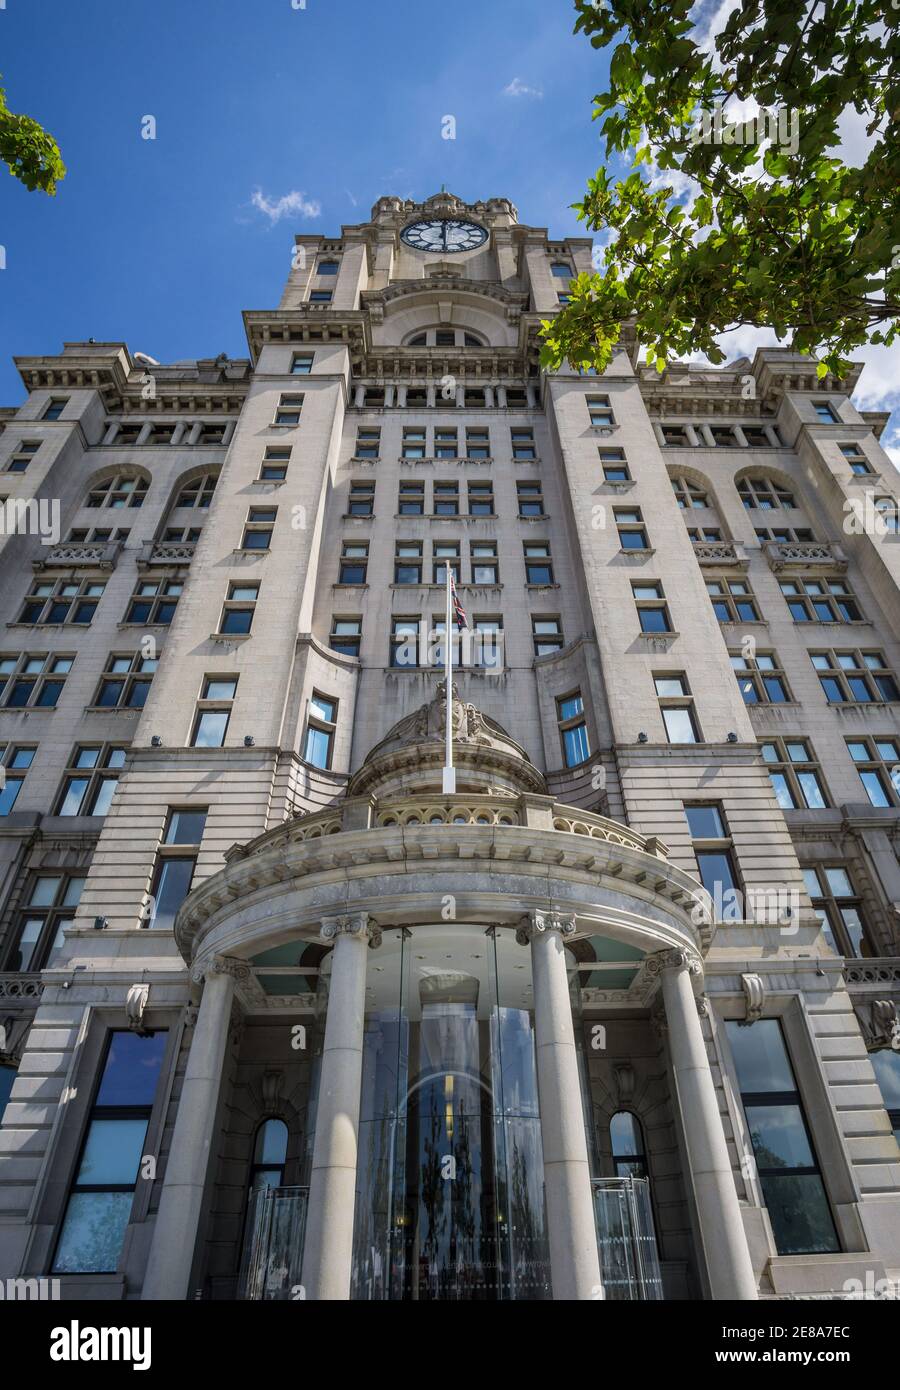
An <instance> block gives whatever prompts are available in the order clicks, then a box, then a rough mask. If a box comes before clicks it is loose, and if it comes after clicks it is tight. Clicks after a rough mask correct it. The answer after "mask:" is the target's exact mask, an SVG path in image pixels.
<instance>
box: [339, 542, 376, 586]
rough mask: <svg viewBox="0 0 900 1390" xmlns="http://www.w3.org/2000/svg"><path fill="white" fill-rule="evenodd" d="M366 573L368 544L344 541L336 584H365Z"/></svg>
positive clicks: (367, 567) (367, 570)
mask: <svg viewBox="0 0 900 1390" xmlns="http://www.w3.org/2000/svg"><path fill="white" fill-rule="evenodd" d="M368 572H369V545H368V542H367V541H362V542H360V541H344V544H343V545H342V546H341V565H340V570H339V571H338V583H339V584H365V583H366V576H367V574H368Z"/></svg>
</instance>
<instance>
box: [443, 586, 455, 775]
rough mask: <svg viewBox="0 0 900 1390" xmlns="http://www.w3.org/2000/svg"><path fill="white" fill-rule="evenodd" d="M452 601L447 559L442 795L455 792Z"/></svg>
mask: <svg viewBox="0 0 900 1390" xmlns="http://www.w3.org/2000/svg"><path fill="white" fill-rule="evenodd" d="M452 607H453V605H452V602H451V598H450V562H449V560H448V561H447V621H446V624H445V627H444V680H445V682H446V687H447V751H446V755H445V763H444V796H453V795H454V794H455V792H456V769H455V768H454V766H453V636H452V632H451V619H452Z"/></svg>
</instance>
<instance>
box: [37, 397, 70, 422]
mask: <svg viewBox="0 0 900 1390" xmlns="http://www.w3.org/2000/svg"><path fill="white" fill-rule="evenodd" d="M68 404H69V397H68V396H51V397H50V400H49V401H48V402H47V404H46V406H45V407H44V413H43V415H42V416H41V419H42V420H58V419H59V417H60V416H61V415H62V413H63V411H64V410H65V408H66V406H67V405H68Z"/></svg>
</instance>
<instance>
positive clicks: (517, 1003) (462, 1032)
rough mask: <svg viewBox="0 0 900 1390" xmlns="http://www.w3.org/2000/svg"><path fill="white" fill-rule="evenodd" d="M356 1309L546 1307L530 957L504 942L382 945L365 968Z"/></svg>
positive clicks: (476, 934)
mask: <svg viewBox="0 0 900 1390" xmlns="http://www.w3.org/2000/svg"><path fill="white" fill-rule="evenodd" d="M353 1296H354V1297H355V1298H361V1299H398V1300H404V1299H410V1300H415V1301H434V1300H441V1301H451V1302H452V1301H462V1300H466V1301H468V1300H499V1299H503V1300H507V1299H543V1298H549V1297H550V1274H549V1259H548V1255H547V1243H546V1231H545V1218H544V1194H543V1156H542V1152H541V1140H540V1120H539V1116H538V1106H537V1077H536V1071H535V1059H534V1037H533V1018H532V1009H531V976H530V957H529V954H528V952H527V951H525V950H523V949H522V948H521V947H520V946H517V945H516V944H515V940H514V937H513V935H512V933H511V932H509V933H507V932H501V931H497V932H494V933H491V934H489V935H485V933H484V930H483V928H477V927H467V926H458V925H454V926H450V927H448V926H442V927H418V928H416V929H415V932H414V933H408V932H400V931H397V932H386V933H385V936H384V941H383V945H382V947H381V949H380V950H379V951H378V952H373V953H372V956H371V958H370V963H369V983H368V989H367V1011H366V1042H365V1051H364V1058H363V1086H362V1114H361V1125H360V1152H359V1163H358V1187H357V1208H356V1230H355V1264H354V1292H353Z"/></svg>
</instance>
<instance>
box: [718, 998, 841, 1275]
mask: <svg viewBox="0 0 900 1390" xmlns="http://www.w3.org/2000/svg"><path fill="white" fill-rule="evenodd" d="M725 1029H726V1032H727V1034H728V1041H729V1043H730V1045H731V1052H732V1056H733V1057H734V1064H735V1069H736V1071H737V1078H738V1086H739V1088H740V1093H741V1102H742V1104H743V1107H744V1115H745V1117H746V1121H747V1129H748V1131H749V1133H750V1142H751V1144H752V1145H753V1153H754V1157H755V1159H756V1168H757V1172H758V1174H759V1182H760V1187H761V1188H762V1194H763V1198H764V1200H765V1204H766V1208H767V1210H768V1213H769V1221H770V1222H771V1225H772V1234H773V1235H774V1237H775V1245H776V1248H777V1250H778V1253H779V1255H824V1254H831V1253H834V1252H836V1251H838V1250H840V1245H839V1243H838V1238H837V1232H836V1231H835V1226H834V1220H833V1218H832V1215H831V1208H830V1207H829V1205H828V1197H827V1195H826V1192H825V1185H824V1183H823V1182H822V1175H821V1172H820V1170H819V1164H818V1160H817V1158H816V1153H815V1149H814V1148H813V1143H812V1136H811V1135H810V1131H809V1126H808V1125H807V1122H806V1115H805V1114H804V1110H803V1102H802V1100H801V1097H800V1093H799V1091H798V1089H797V1082H796V1080H795V1078H794V1071H793V1067H792V1066H791V1060H790V1057H789V1056H788V1051H787V1048H786V1046H785V1042H784V1036H783V1034H782V1031H781V1025H780V1023H779V1021H778V1019H776V1018H761V1019H759V1020H758V1021H757V1022H756V1023H752V1024H750V1025H749V1026H748V1025H747V1024H745V1023H737V1022H735V1021H734V1020H731V1019H729V1020H728V1022H726V1024H725Z"/></svg>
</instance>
